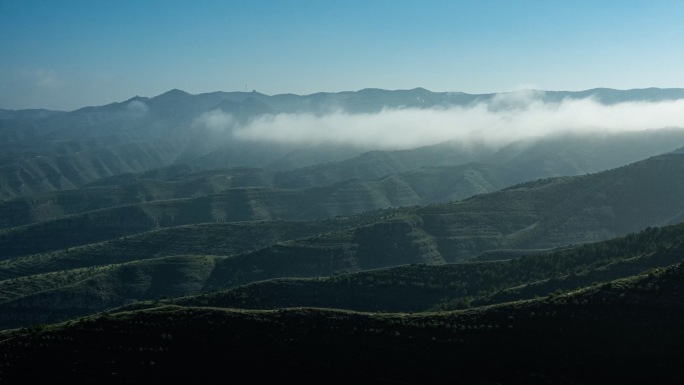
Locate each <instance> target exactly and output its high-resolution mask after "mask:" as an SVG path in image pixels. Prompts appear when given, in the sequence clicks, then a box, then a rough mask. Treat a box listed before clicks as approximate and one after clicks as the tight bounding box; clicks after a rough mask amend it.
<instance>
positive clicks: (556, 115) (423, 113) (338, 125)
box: [207, 90, 684, 149]
mask: <svg viewBox="0 0 684 385" xmlns="http://www.w3.org/2000/svg"><path fill="white" fill-rule="evenodd" d="M542 95H543V94H542V93H540V92H539V91H530V90H523V91H518V92H514V93H509V94H504V95H496V96H495V97H494V98H493V99H492V100H491V101H489V102H486V103H485V102H482V103H478V104H475V105H472V106H468V107H453V108H442V109H439V108H435V109H414V108H406V109H391V110H390V109H388V110H383V111H381V112H379V113H373V114H349V113H346V112H344V111H337V112H333V113H330V114H327V115H323V116H315V115H311V114H276V115H265V116H262V117H259V118H257V119H255V120H252V121H251V122H250V123H248V124H247V125H245V126H242V127H238V128H237V129H235V130H234V136H235V137H236V138H238V139H242V140H251V141H264V140H266V141H275V142H283V143H290V144H317V143H323V142H338V143H343V144H355V145H362V146H373V147H376V148H385V149H401V148H411V147H417V146H424V145H430V144H435V143H439V142H443V141H447V140H457V141H462V142H468V141H472V140H484V141H485V142H487V143H490V144H492V145H505V144H507V143H510V142H512V141H515V140H519V139H523V138H528V137H539V136H543V135H546V134H552V133H561V132H579V133H611V132H623V131H638V130H646V129H654V128H664V127H684V99H681V100H674V101H664V102H657V103H655V102H627V103H619V104H613V105H604V104H601V103H599V102H597V101H595V100H593V99H590V98H589V99H567V100H564V101H562V102H559V103H547V102H544V101H543V100H542V98H541V96H542ZM220 119H221V118H215V117H214V118H208V119H207V120H209V121H216V122H217V123H218V122H220V121H221V120H220ZM231 123H232V120H231Z"/></svg>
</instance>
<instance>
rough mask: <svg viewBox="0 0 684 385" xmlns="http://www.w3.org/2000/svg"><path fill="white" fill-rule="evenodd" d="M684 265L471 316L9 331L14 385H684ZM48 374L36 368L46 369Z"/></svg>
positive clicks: (162, 321) (349, 315)
mask: <svg viewBox="0 0 684 385" xmlns="http://www.w3.org/2000/svg"><path fill="white" fill-rule="evenodd" d="M683 285H684V265H682V264H681V263H680V264H677V265H673V266H671V267H669V268H665V269H659V270H657V271H652V272H650V273H649V274H644V275H639V276H634V277H631V278H629V279H624V280H618V281H614V282H611V283H607V284H603V285H597V286H592V287H589V288H587V289H583V290H578V291H575V292H572V293H568V294H565V295H560V296H554V297H548V298H545V299H538V300H532V301H525V302H515V303H511V304H506V305H499V306H493V307H485V308H479V309H474V310H468V311H459V312H450V313H425V314H415V315H408V314H369V313H353V312H343V311H337V310H323V309H314V308H294V309H281V310H273V311H245V310H232V309H222V308H193V307H174V306H171V307H169V306H166V307H160V308H154V309H149V310H142V311H133V312H119V313H114V314H103V315H99V316H95V317H91V318H86V319H82V320H78V321H74V322H68V323H65V324H61V325H56V326H49V327H45V328H33V329H23V330H20V331H15V332H9V333H8V332H6V333H4V335H2V341H0V354H1V355H2V357H3V361H2V365H0V380H2V381H3V383H27V382H32V383H36V382H43V381H46V380H49V379H53V378H60V379H61V380H63V381H71V382H73V381H75V382H97V383H144V382H149V381H155V382H160V381H172V382H178V381H186V382H187V381H189V382H197V381H200V382H207V381H208V382H218V381H240V382H245V381H297V382H299V383H313V382H332V383H342V382H348V381H354V382H373V383H425V382H429V383H454V382H465V383H473V384H491V383H529V384H605V383H627V384H637V383H659V384H660V383H663V384H664V383H678V382H681V380H682V379H683V378H684V377H683V376H684V355H683V354H682V349H684V331H683V330H682V328H681V325H682V322H684V312H683V311H682V308H683V306H684V301H683V298H684V295H683V294H684V293H683V292H682V288H683V287H684V286H683ZM38 362H39V363H40V370H36V363H38Z"/></svg>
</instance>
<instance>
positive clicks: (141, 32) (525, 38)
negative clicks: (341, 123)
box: [0, 0, 684, 110]
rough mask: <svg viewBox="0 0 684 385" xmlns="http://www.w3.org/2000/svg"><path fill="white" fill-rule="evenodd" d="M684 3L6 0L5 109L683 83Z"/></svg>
mask: <svg viewBox="0 0 684 385" xmlns="http://www.w3.org/2000/svg"><path fill="white" fill-rule="evenodd" d="M682 20H684V1H681V0H676V1H653V0H651V1H627V0H624V1H609V0H603V1H598V0H594V1H581V0H573V1H550V0H546V1H512V0H511V1H486V0H482V1H401V0H393V1H371V0H368V1H324V0H318V1H304V0H301V1H274V0H271V1H257V0H244V1H193V2H190V1H171V0H165V1H142V0H141V1H125V0H117V1H96V0H89V1H70V0H60V1H54V0H52V1H35V0H0V108H51V109H66V110H70V109H75V108H79V107H82V106H86V105H100V104H106V103H110V102H113V101H121V100H125V99H128V98H130V97H132V96H135V95H141V96H155V95H158V94H160V93H163V92H165V91H168V90H169V89H172V88H180V89H183V90H186V91H188V92H191V93H201V92H210V91H217V90H220V91H234V90H244V89H245V87H246V88H247V89H249V90H252V89H256V90H257V91H260V92H262V93H266V94H278V93H297V94H309V93H314V92H319V91H326V92H336V91H343V90H358V89H362V88H368V87H376V88H386V89H410V88H414V87H424V88H427V89H429V90H432V91H463V92H470V93H485V92H498V91H510V90H516V89H520V88H537V89H544V90H582V89H589V88H595V87H611V88H619V89H627V88H643V87H684V49H683V48H684V23H683V22H682Z"/></svg>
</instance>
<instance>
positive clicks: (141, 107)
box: [126, 100, 149, 116]
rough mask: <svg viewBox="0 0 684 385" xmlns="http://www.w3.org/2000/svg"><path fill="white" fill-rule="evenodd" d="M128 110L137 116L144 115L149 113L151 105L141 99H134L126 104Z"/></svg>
mask: <svg viewBox="0 0 684 385" xmlns="http://www.w3.org/2000/svg"><path fill="white" fill-rule="evenodd" d="M126 110H127V111H128V112H129V113H131V114H133V115H135V116H142V115H145V114H147V112H148V111H149V107H147V104H145V103H144V102H142V101H140V100H132V101H130V102H129V103H128V104H127V105H126Z"/></svg>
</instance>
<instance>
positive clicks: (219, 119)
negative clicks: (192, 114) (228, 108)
mask: <svg viewBox="0 0 684 385" xmlns="http://www.w3.org/2000/svg"><path fill="white" fill-rule="evenodd" d="M234 124H235V119H234V118H233V115H231V114H229V113H226V112H223V111H221V110H219V109H216V110H213V111H209V112H205V113H203V114H202V115H200V116H199V117H198V118H196V119H195V121H194V122H193V126H194V127H204V128H208V129H210V130H212V131H214V132H225V131H228V130H230V129H231V128H233V125H234Z"/></svg>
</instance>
